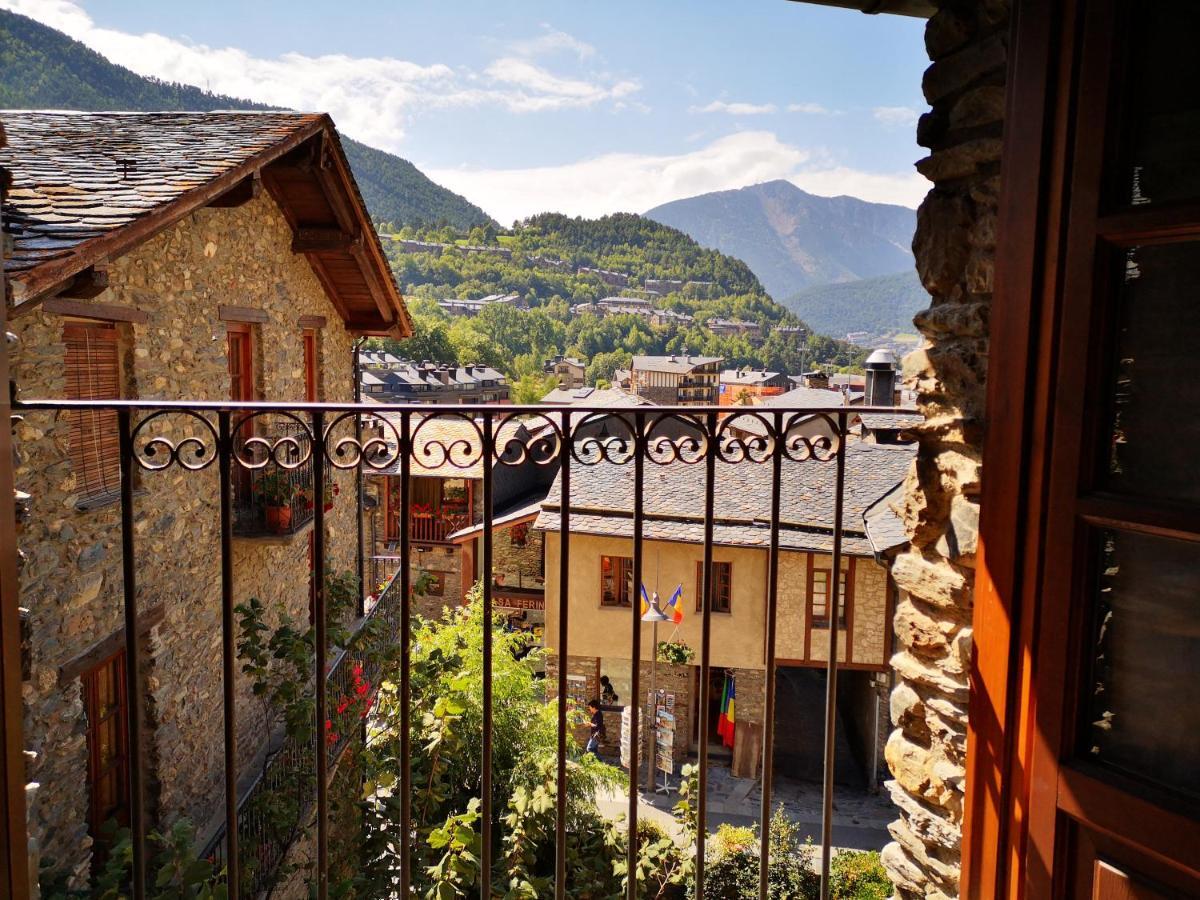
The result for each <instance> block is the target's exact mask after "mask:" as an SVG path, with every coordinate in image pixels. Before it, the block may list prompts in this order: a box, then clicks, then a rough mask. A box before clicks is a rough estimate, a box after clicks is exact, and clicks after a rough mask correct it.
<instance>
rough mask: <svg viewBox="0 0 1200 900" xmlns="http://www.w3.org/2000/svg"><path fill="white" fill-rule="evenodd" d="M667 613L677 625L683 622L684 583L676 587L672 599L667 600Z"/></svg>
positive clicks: (665, 610)
mask: <svg viewBox="0 0 1200 900" xmlns="http://www.w3.org/2000/svg"><path fill="white" fill-rule="evenodd" d="M663 612H665V613H666V614H667V618H668V619H670V620H671V621H672V622H674V623H675V624H676V625H680V624H682V623H683V585H682V584H681V585H679V587H677V588H675V593H673V594H672V595H671V599H670V600H668V601H667V608H666V609H664V610H663Z"/></svg>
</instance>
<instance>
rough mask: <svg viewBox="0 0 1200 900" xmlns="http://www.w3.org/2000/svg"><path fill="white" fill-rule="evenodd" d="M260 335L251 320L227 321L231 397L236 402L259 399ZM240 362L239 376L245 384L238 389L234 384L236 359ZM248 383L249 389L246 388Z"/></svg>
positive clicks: (226, 345)
mask: <svg viewBox="0 0 1200 900" xmlns="http://www.w3.org/2000/svg"><path fill="white" fill-rule="evenodd" d="M235 345H236V346H235ZM257 345H258V335H257V333H256V332H255V328H254V325H253V324H252V323H250V322H236V321H229V322H226V323H225V352H226V357H227V360H228V364H229V365H228V371H229V399H230V400H232V401H234V402H235V403H238V402H242V403H249V402H253V401H255V400H257V399H258V384H257V375H258V372H257V366H256V365H255V361H256V360H255V357H256V355H257ZM235 359H236V361H237V362H238V364H239V370H240V374H239V375H238V377H239V378H240V379H241V383H242V384H243V389H242V390H240V391H239V390H236V389H235V385H234V380H233V379H234V369H233V363H234V361H235ZM245 385H248V386H249V387H248V389H245V387H244V386H245Z"/></svg>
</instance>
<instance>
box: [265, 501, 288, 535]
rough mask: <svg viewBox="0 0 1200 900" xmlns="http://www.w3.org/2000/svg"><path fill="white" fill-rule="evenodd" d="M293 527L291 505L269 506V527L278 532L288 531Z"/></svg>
mask: <svg viewBox="0 0 1200 900" xmlns="http://www.w3.org/2000/svg"><path fill="white" fill-rule="evenodd" d="M291 527H292V508H291V507H290V506H268V507H267V528H268V529H269V530H271V531H273V532H275V533H276V534H280V533H282V532H284V531H287V530H288V529H289V528H291Z"/></svg>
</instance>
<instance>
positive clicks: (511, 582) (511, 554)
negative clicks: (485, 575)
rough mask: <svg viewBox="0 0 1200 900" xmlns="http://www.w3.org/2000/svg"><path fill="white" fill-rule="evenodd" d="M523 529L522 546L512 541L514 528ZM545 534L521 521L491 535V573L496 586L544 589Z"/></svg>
mask: <svg viewBox="0 0 1200 900" xmlns="http://www.w3.org/2000/svg"><path fill="white" fill-rule="evenodd" d="M522 526H523V529H524V534H525V540H524V543H522V542H520V541H516V542H514V541H513V532H514V529H516V530H517V532H518V533H520V532H521V530H522ZM544 545H545V533H544V532H541V531H534V529H533V523H532V522H524V523H520V524H519V525H513V526H509V527H507V528H496V529H494V530H493V532H492V572H493V573H494V578H495V580H496V583H497V584H501V585H503V586H504V587H509V588H532V589H540V588H544V587H545V546H544Z"/></svg>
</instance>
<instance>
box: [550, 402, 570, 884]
mask: <svg viewBox="0 0 1200 900" xmlns="http://www.w3.org/2000/svg"><path fill="white" fill-rule="evenodd" d="M561 421H562V442H561V443H560V444H559V459H558V466H559V473H560V474H559V484H560V487H561V492H560V493H561V494H562V506H563V508H562V514H561V516H560V518H559V523H558V524H559V539H558V540H559V553H558V595H559V596H560V597H569V596H570V581H571V568H570V565H571V564H570V559H571V549H570V545H571V442H572V437H571V414H570V413H569V412H564V413H563V414H562V419H561ZM568 607H569V604H567V603H559V604H558V647H557V652H558V761H557V762H558V771H557V773H556V781H555V784H556V785H557V788H556V793H555V798H554V897H555V900H565V898H566V896H567V627H568V626H567V620H568Z"/></svg>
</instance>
